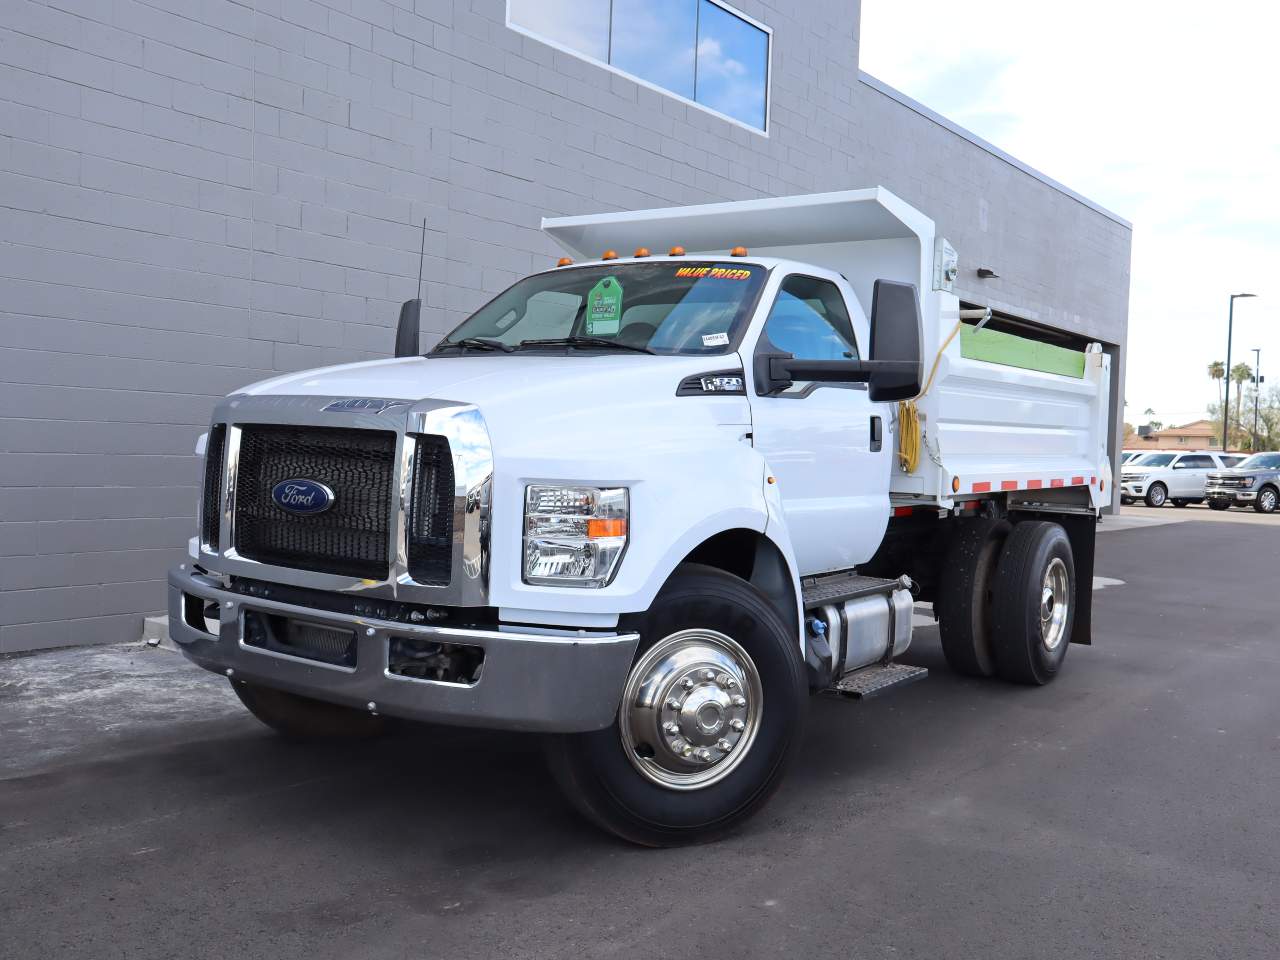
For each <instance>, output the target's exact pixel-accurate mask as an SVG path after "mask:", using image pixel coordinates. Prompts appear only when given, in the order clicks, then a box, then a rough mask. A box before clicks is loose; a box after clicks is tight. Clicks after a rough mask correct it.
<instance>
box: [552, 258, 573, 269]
mask: <svg viewBox="0 0 1280 960" xmlns="http://www.w3.org/2000/svg"><path fill="white" fill-rule="evenodd" d="M572 263H573V257H561V258H560V259H559V260H557V261H556V266H557V267H567V266H570V265H571V264H572Z"/></svg>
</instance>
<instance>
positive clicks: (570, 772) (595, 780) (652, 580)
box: [169, 188, 1111, 845]
mask: <svg viewBox="0 0 1280 960" xmlns="http://www.w3.org/2000/svg"><path fill="white" fill-rule="evenodd" d="M543 225H544V229H545V230H546V232H547V233H548V234H549V235H550V236H551V237H553V238H554V239H555V240H556V241H558V242H559V244H560V245H561V246H562V247H563V248H564V249H565V251H566V252H567V253H568V254H569V255H570V256H566V257H565V258H564V259H562V260H561V262H560V264H559V265H557V266H552V267H549V269H547V270H546V271H544V272H541V273H537V274H534V275H533V276H530V277H527V278H525V279H523V280H521V281H519V282H518V283H516V284H515V285H514V286H512V287H511V288H510V289H508V290H506V291H505V292H504V293H502V294H500V295H498V296H497V297H496V298H495V299H493V300H492V301H490V302H489V303H488V304H486V305H485V306H483V307H481V308H480V309H479V310H478V311H476V313H474V314H473V315H472V316H471V317H469V318H468V319H467V320H465V321H464V322H463V323H462V324H461V325H460V326H458V327H457V329H455V330H454V331H453V332H451V333H450V334H448V335H447V336H446V337H445V338H444V339H443V340H441V341H440V342H439V343H438V344H436V345H435V347H434V348H433V349H432V350H431V351H430V352H429V353H427V354H426V355H425V356H422V355H419V351H418V350H417V336H418V330H417V316H416V314H415V312H414V309H413V307H414V302H413V301H411V302H410V303H409V304H406V309H405V310H404V311H402V325H401V329H400V331H399V334H398V340H397V351H396V352H397V357H396V358H395V359H388V360H378V361H373V362H364V363H354V364H350V365H346V366H338V367H332V368H328V369H323V370H313V371H308V372H304V373H298V374H290V375H287V376H281V377H277V378H275V379H272V380H268V381H265V382H262V383H258V384H256V385H253V386H250V387H246V388H244V389H243V390H241V391H239V392H237V393H234V394H232V395H231V396H229V397H227V398H226V399H225V400H223V401H222V402H221V403H220V404H219V405H218V406H217V408H216V411H215V413H214V416H213V422H212V426H211V428H210V430H209V432H208V433H207V434H206V435H205V436H204V437H202V438H201V441H200V443H199V445H198V452H203V454H204V474H203V476H204V480H203V489H202V494H201V497H202V503H201V509H200V521H199V535H198V536H197V537H195V538H194V539H193V540H192V542H191V545H190V559H189V561H188V562H187V563H184V564H183V565H181V566H180V567H178V568H177V569H175V570H173V571H172V573H171V574H170V577H169V614H170V617H169V620H170V630H171V632H172V635H173V638H174V639H175V640H176V641H177V643H178V645H179V646H180V648H181V649H182V651H183V653H185V654H186V656H187V657H189V658H190V659H191V660H193V661H195V662H196V663H197V664H199V665H201V666H203V667H206V668H207V669H209V670H212V671H215V672H217V673H220V674H224V675H225V676H227V677H229V678H230V680H231V683H232V685H233V687H234V689H235V692H236V693H237V694H238V695H239V696H240V698H241V699H242V700H243V701H244V703H245V705H246V706H247V707H248V708H249V709H250V710H251V711H252V712H253V713H254V714H255V715H256V716H257V717H258V718H259V719H261V720H262V721H264V722H265V723H266V724H268V725H270V726H271V727H274V728H276V729H277V730H279V731H281V732H283V733H285V734H286V735H291V736H300V737H315V736H352V735H369V734H374V733H376V732H378V731H379V730H380V729H382V728H383V727H384V726H385V724H386V723H387V720H388V718H407V719H412V720H422V721H429V722H432V723H441V724H455V725H464V726H482V727H491V728H499V729H509V730H519V731H535V732H540V733H542V734H545V737H544V740H545V744H546V752H547V755H548V758H549V761H550V765H551V768H552V769H553V771H554V773H555V776H556V778H557V780H558V782H559V783H560V784H561V786H562V787H563V789H564V791H565V793H566V795H567V796H568V798H569V799H570V801H571V802H572V803H573V804H574V805H575V806H577V807H578V808H579V809H580V810H581V811H582V812H583V813H584V814H586V816H587V817H589V818H590V819H592V820H593V821H595V822H596V823H597V824H599V825H601V826H603V827H604V828H606V829H608V830H611V831H613V832H615V833H616V834H618V835H620V836H622V837H624V838H627V839H629V840H632V841H635V842H639V843H644V844H651V845H663V844H676V843H683V842H689V841H694V840H704V839H707V838H709V837H712V836H715V835H718V834H719V833H721V832H723V831H724V830H726V829H728V828H730V827H731V826H733V825H734V824H736V823H738V822H740V821H741V820H743V819H744V818H745V817H746V816H748V815H749V814H750V813H751V812H752V811H754V810H756V809H758V808H759V806H760V805H761V804H762V803H763V802H764V801H765V799H766V798H767V797H768V796H769V795H770V793H771V792H772V791H773V789H774V788H775V787H776V786H777V784H778V782H779V779H780V777H781V775H782V772H783V769H784V767H785V765H786V762H787V760H788V758H789V757H790V756H791V755H792V754H793V753H795V751H796V748H797V744H798V740H799V738H800V737H801V732H802V729H803V720H804V717H805V712H806V706H807V703H808V698H809V696H810V694H812V693H815V692H829V693H834V694H844V695H846V696H848V697H850V698H862V697H867V696H870V695H873V694H879V693H883V692H886V691H889V690H892V689H894V688H895V687H897V686H900V685H902V684H904V683H907V682H909V681H913V680H917V679H920V678H921V677H923V676H924V674H925V672H926V671H925V670H924V669H922V668H920V667H918V666H912V665H908V664H904V663H901V662H900V661H899V660H898V658H899V657H900V656H901V655H902V654H903V653H904V652H905V651H906V649H907V646H908V644H909V643H910V641H911V633H912V613H913V607H914V604H915V603H917V602H930V601H931V602H932V604H933V610H934V613H935V615H936V616H937V617H938V619H939V630H940V635H941V641H942V646H943V650H944V652H945V654H946V658H947V661H948V663H949V665H950V666H951V667H952V668H953V669H955V670H957V671H961V672H963V673H966V674H971V675H975V676H997V677H1000V678H1003V679H1005V680H1009V681H1013V682H1017V683H1027V684H1044V683H1047V682H1048V681H1049V680H1051V679H1053V678H1054V676H1055V675H1056V674H1057V673H1058V672H1059V671H1060V670H1061V668H1062V665H1063V658H1064V657H1065V656H1066V653H1067V647H1068V644H1069V643H1071V642H1078V643H1088V642H1089V637H1090V603H1091V581H1092V568H1093V548H1094V526H1095V523H1096V521H1097V516H1098V512H1099V510H1100V508H1101V507H1102V506H1103V504H1104V503H1107V502H1109V500H1110V496H1111V493H1110V487H1109V484H1110V478H1111V470H1110V463H1109V460H1108V455H1107V425H1108V420H1109V417H1110V403H1109V396H1108V384H1109V383H1110V375H1109V359H1108V357H1107V356H1106V355H1105V354H1104V353H1103V352H1102V349H1101V347H1100V346H1099V345H1098V344H1088V343H1075V344H1071V343H1067V344H1066V345H1064V344H1063V342H1062V338H1061V337H1060V336H1056V335H1051V334H1052V332H1046V331H1037V330H1036V329H1035V328H1032V327H1030V326H1027V325H1021V326H1019V325H1018V324H1017V323H1015V322H1014V321H1012V320H1011V318H1007V317H1004V318H1002V317H999V316H997V317H995V318H993V317H992V316H991V314H990V311H988V310H984V309H981V308H980V307H975V306H974V305H963V304H961V303H960V301H959V300H958V298H957V296H956V295H955V294H954V293H953V292H952V283H953V281H954V279H955V276H956V270H957V262H958V260H957V255H956V253H955V251H954V250H953V249H952V248H951V246H950V244H948V243H947V242H946V241H945V240H944V239H942V238H937V237H935V235H934V232H935V231H934V226H933V223H932V222H931V221H930V220H929V219H928V218H927V217H926V216H924V215H923V214H922V213H920V212H919V211H917V210H915V209H913V208H912V207H911V206H909V205H908V204H906V203H904V202H903V201H902V200H900V199H899V198H897V197H895V196H893V195H892V194H890V193H888V192H887V191H885V190H883V189H880V188H873V189H868V190H857V191H847V192H840V193H829V194H816V195H810V196H800V197H788V198H779V199H763V200H751V201H742V202H731V203H717V204H709V205H703V206H693V207H681V208H670V209H658V210H647V211H639V212H627V213H609V214H602V215H598V216H584V217H569V218H559V219H554V220H547V221H544V224H543ZM616 250H628V251H630V250H634V254H633V255H631V256H618V254H617V253H616V252H615V251H616ZM658 252H661V255H659V253H658ZM571 258H574V259H571ZM584 258H585V259H584ZM575 259H576V261H577V262H575ZM855 735H856V734H855Z"/></svg>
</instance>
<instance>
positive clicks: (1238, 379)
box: [1231, 363, 1253, 430]
mask: <svg viewBox="0 0 1280 960" xmlns="http://www.w3.org/2000/svg"><path fill="white" fill-rule="evenodd" d="M1252 379H1253V368H1252V367H1250V366H1249V365H1248V364H1247V363H1237V364H1236V365H1235V366H1234V367H1232V368H1231V382H1232V383H1234V384H1235V385H1236V429H1237V430H1238V429H1240V400H1241V398H1242V393H1243V391H1242V390H1241V389H1240V385H1241V384H1243V383H1244V382H1245V381H1246V380H1252Z"/></svg>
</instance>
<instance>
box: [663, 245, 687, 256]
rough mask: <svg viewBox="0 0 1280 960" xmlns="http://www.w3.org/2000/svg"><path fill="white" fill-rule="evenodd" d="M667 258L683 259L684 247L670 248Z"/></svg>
mask: <svg viewBox="0 0 1280 960" xmlns="http://www.w3.org/2000/svg"><path fill="white" fill-rule="evenodd" d="M667 256H669V257H683V256H684V247H672V248H671V250H670V251H668V253H667Z"/></svg>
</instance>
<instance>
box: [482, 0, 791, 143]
mask: <svg viewBox="0 0 1280 960" xmlns="http://www.w3.org/2000/svg"><path fill="white" fill-rule="evenodd" d="M507 25H508V26H510V27H512V28H514V29H516V30H519V31H520V32H521V33H526V34H528V35H529V36H531V37H534V38H535V39H537V40H541V41H543V42H545V43H550V44H551V45H552V46H556V47H559V48H561V49H563V50H566V51H568V52H569V53H574V54H577V55H578V56H580V57H585V58H586V59H588V60H593V61H595V62H597V63H599V64H601V65H603V66H607V67H609V68H611V69H613V70H616V71H618V72H619V73H622V74H625V75H626V76H628V77H630V78H632V79H633V80H638V81H639V82H641V83H643V84H645V85H646V86H650V87H653V88H654V89H657V90H661V91H663V92H665V93H669V94H672V95H674V96H676V97H679V98H680V99H682V100H685V101H687V102H689V103H692V104H695V105H697V106H699V107H702V108H704V109H706V110H709V111H711V112H712V113H716V114H719V115H720V116H722V117H727V118H729V119H730V120H734V121H736V122H737V123H740V124H742V125H743V126H745V127H749V128H751V129H753V130H758V131H762V132H763V131H764V130H766V129H767V127H768V118H769V45H770V40H771V34H770V30H769V28H768V27H766V26H764V25H763V24H761V23H757V22H756V21H754V20H752V19H751V18H750V17H747V16H745V15H744V14H742V13H739V12H738V11H736V10H734V9H732V8H731V7H728V6H726V5H725V4H723V3H721V2H719V0H508V3H507Z"/></svg>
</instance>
